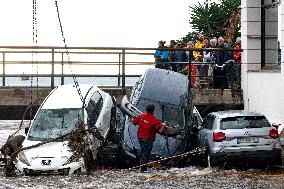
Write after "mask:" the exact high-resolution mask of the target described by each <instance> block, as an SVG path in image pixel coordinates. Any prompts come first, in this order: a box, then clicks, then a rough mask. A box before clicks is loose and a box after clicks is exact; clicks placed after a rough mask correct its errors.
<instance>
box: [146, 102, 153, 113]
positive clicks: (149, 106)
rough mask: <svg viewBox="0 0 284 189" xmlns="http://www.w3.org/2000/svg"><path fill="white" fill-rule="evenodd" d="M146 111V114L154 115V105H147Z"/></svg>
mask: <svg viewBox="0 0 284 189" xmlns="http://www.w3.org/2000/svg"><path fill="white" fill-rule="evenodd" d="M146 111H147V112H148V113H154V111H155V105H154V104H148V105H147V106H146Z"/></svg>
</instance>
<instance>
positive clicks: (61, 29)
mask: <svg viewBox="0 0 284 189" xmlns="http://www.w3.org/2000/svg"><path fill="white" fill-rule="evenodd" d="M54 2H55V6H56V11H57V18H58V22H59V26H60V31H61V36H62V40H63V43H64V47H65V50H66V55H67V57H68V63H69V66H70V70H71V74H72V78H73V81H74V84H75V87H76V90H77V92H78V95H79V97H80V99H81V101H82V103H83V107H85V106H86V105H85V99H84V97H83V95H82V92H81V89H80V86H79V83H78V81H77V78H76V76H75V74H74V73H73V71H72V68H71V65H72V62H71V58H70V54H69V51H68V47H67V43H66V38H65V36H64V31H63V26H62V22H61V18H60V13H59V8H58V3H57V0H55V1H54Z"/></svg>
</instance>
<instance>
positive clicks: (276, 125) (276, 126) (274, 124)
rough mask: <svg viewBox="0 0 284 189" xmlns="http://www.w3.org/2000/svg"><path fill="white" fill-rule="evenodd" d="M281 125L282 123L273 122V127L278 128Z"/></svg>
mask: <svg viewBox="0 0 284 189" xmlns="http://www.w3.org/2000/svg"><path fill="white" fill-rule="evenodd" d="M280 125H281V124H276V123H272V127H275V128H276V129H278V127H279V126H280Z"/></svg>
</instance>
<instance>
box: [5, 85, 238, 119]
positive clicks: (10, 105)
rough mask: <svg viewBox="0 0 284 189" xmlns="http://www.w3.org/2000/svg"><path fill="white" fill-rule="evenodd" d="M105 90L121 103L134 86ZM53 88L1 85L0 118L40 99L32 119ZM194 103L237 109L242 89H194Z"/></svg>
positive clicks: (203, 108) (18, 115) (18, 114)
mask: <svg viewBox="0 0 284 189" xmlns="http://www.w3.org/2000/svg"><path fill="white" fill-rule="evenodd" d="M100 88H101V89H102V90H103V91H105V92H107V93H109V94H110V95H112V96H114V97H115V98H116V100H117V103H120V101H121V99H122V97H123V96H124V95H130V93H131V90H132V87H126V88H125V90H122V89H121V88H120V87H100ZM51 90H52V89H50V88H49V87H41V88H38V89H36V88H33V89H32V90H31V89H30V88H29V87H0V96H1V98H0V119H22V117H23V114H24V112H25V109H26V108H27V106H28V105H29V104H30V103H31V94H32V100H33V101H34V100H36V99H37V98H38V99H39V101H38V105H36V106H34V107H33V109H32V112H31V113H28V114H27V115H26V116H24V117H25V119H30V116H33V115H34V114H35V113H36V110H37V108H38V107H39V105H40V104H41V103H42V102H43V100H44V99H45V97H46V96H47V95H48V94H49V93H50V91H51ZM192 94H193V104H194V105H195V106H197V107H198V110H199V111H200V112H201V114H202V115H203V116H205V115H206V114H207V113H208V112H210V111H216V110H224V109H236V108H238V109H239V108H242V107H243V93H242V90H236V91H233V90H230V89H225V90H219V89H192Z"/></svg>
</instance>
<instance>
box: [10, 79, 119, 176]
mask: <svg viewBox="0 0 284 189" xmlns="http://www.w3.org/2000/svg"><path fill="white" fill-rule="evenodd" d="M79 89H80V93H81V95H79V94H80V93H78V88H77V87H75V86H74V85H72V84H70V85H62V86H58V87H57V88H55V89H54V90H53V91H52V92H51V93H50V94H49V95H48V96H47V97H46V98H45V100H44V101H43V103H42V104H41V106H40V108H39V109H38V111H37V113H36V115H35V117H34V119H33V120H32V121H31V124H30V126H29V129H28V131H27V133H26V139H25V140H24V142H23V148H25V147H29V146H33V145H35V144H38V143H42V142H46V141H52V142H48V143H46V144H43V145H40V146H38V147H34V148H31V149H27V150H23V151H21V152H20V153H19V154H18V156H17V159H16V163H15V165H16V168H17V170H19V171H20V172H22V173H24V174H26V175H34V174H44V173H64V174H72V173H74V172H77V171H85V170H86V163H90V162H91V163H94V162H92V161H93V160H96V158H97V154H98V149H99V148H100V146H101V145H102V142H103V141H105V140H106V139H107V137H108V134H109V132H111V127H112V124H113V122H114V121H113V120H114V119H115V115H114V113H113V112H114V111H115V108H116V107H115V105H114V104H115V103H114V102H115V100H114V99H113V98H112V97H111V96H110V95H109V94H108V93H105V92H104V91H102V90H100V89H99V88H98V87H97V86H95V85H90V84H82V85H79ZM80 97H82V98H80ZM79 122H82V123H83V126H84V129H86V130H88V129H89V131H87V132H86V136H85V138H86V141H87V142H88V146H87V149H86V151H87V152H89V153H88V156H89V157H90V162H84V158H83V157H78V156H76V157H75V156H74V155H75V154H74V153H73V152H72V150H71V149H70V148H69V145H68V142H69V141H68V136H66V137H63V138H60V136H64V135H66V134H67V135H68V133H70V132H71V131H72V130H74V129H75V126H76V124H77V123H79ZM92 128H95V129H96V132H92V130H90V129H92ZM57 138H58V139H57ZM54 139H57V140H55V141H53V140H54Z"/></svg>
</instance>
